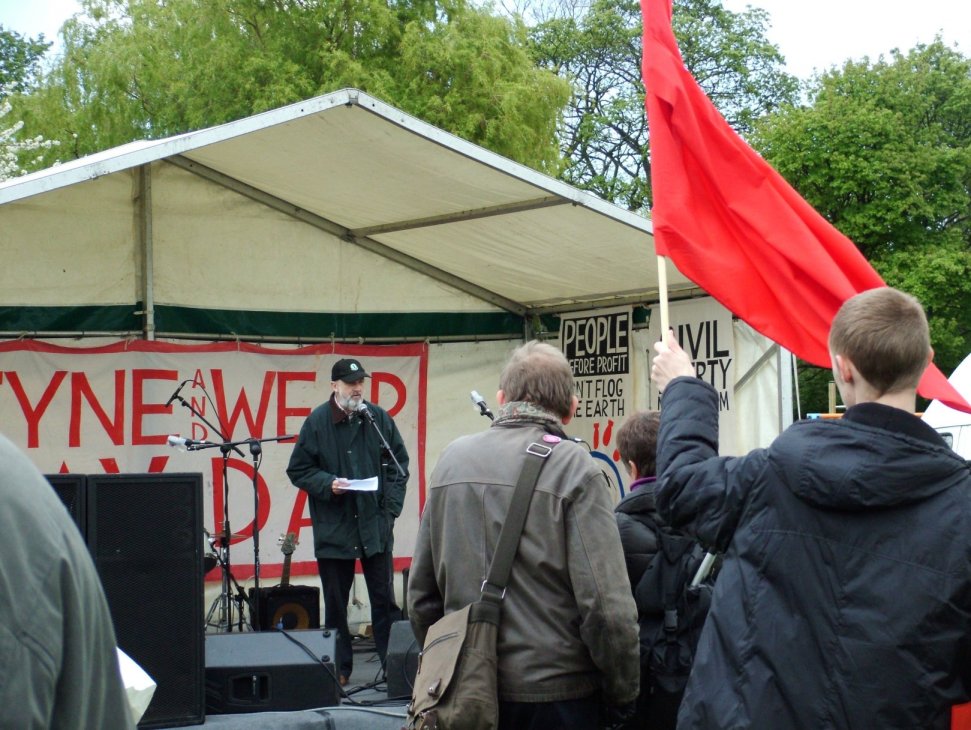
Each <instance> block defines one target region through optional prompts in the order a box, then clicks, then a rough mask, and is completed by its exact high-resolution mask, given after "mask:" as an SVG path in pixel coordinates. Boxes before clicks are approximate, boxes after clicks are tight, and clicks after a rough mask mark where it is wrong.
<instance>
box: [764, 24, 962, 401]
mask: <svg viewBox="0 0 971 730" xmlns="http://www.w3.org/2000/svg"><path fill="white" fill-rule="evenodd" d="M808 98H809V102H808V103H807V104H806V105H803V106H789V107H786V108H784V109H782V110H780V111H779V112H778V113H775V114H772V115H770V116H768V117H766V118H765V119H764V120H763V121H762V122H761V123H760V124H759V125H758V126H757V129H756V133H755V135H754V137H753V143H754V145H755V146H756V147H757V149H759V150H760V151H761V152H762V154H763V155H764V156H765V157H766V159H768V160H769V162H770V163H771V164H772V165H773V166H774V167H775V168H776V169H777V170H779V172H780V173H781V174H782V175H783V176H784V177H785V178H786V179H787V180H788V181H789V182H790V183H791V184H792V185H793V186H794V187H795V188H796V189H797V190H799V192H800V193H801V194H802V196H803V197H804V198H806V200H808V201H809V203H810V204H812V205H813V207H815V208H816V209H817V210H818V211H820V212H821V213H822V214H823V215H824V216H825V217H826V218H827V220H829V221H830V222H831V223H832V224H833V225H835V226H836V227H837V228H839V229H840V230H841V231H842V232H843V233H845V234H846V235H847V236H848V237H849V238H850V239H851V240H852V241H853V242H854V243H856V245H857V246H858V247H859V248H860V250H861V251H862V253H863V254H864V255H865V256H866V257H867V259H869V260H870V262H871V263H872V264H873V266H874V267H875V268H876V269H877V271H878V272H879V273H880V275H881V276H882V277H883V279H884V280H885V281H886V282H887V283H888V284H890V285H891V286H896V287H898V288H900V289H903V290H905V291H908V292H910V293H911V294H913V295H915V296H916V297H917V298H918V299H920V300H921V302H922V303H923V304H924V306H925V308H926V310H927V313H928V318H929V320H930V324H931V339H932V342H933V344H934V349H935V353H936V357H935V361H936V362H937V364H938V366H939V367H940V368H941V369H942V370H943V371H944V372H945V374H947V373H950V372H951V371H952V370H953V369H954V368H955V367H956V366H957V365H958V364H959V363H960V362H961V360H962V359H963V358H964V356H965V355H966V354H967V353H968V352H969V351H971V61H969V59H967V58H965V57H963V56H962V55H961V54H960V53H958V52H957V51H955V50H953V49H950V48H948V47H946V46H945V45H944V44H943V43H942V42H941V41H940V40H937V41H935V42H934V43H931V44H929V45H919V46H917V47H916V48H914V49H913V50H911V51H910V52H909V53H906V54H904V53H901V52H899V51H894V52H892V53H891V54H890V57H889V60H884V59H883V58H882V57H881V58H880V59H879V60H878V61H876V62H875V63H871V62H870V61H869V60H867V59H864V60H863V61H860V62H847V63H846V64H845V65H844V66H843V67H842V68H840V69H833V70H831V71H829V72H827V73H825V74H824V75H822V76H821V77H819V78H817V79H816V80H815V81H814V82H813V84H811V86H810V89H809V97H808ZM830 377H831V376H830V374H829V372H828V371H819V372H818V373H816V374H814V375H812V376H811V377H809V378H807V384H808V385H807V389H806V391H805V392H804V394H803V403H804V405H807V404H808V405H807V407H810V410H813V409H818V408H821V407H822V408H824V407H825V406H824V404H825V401H821V400H820V397H821V395H820V394H821V392H823V391H824V389H825V386H824V385H823V384H824V383H825V381H827V380H828V379H829V378H830Z"/></svg>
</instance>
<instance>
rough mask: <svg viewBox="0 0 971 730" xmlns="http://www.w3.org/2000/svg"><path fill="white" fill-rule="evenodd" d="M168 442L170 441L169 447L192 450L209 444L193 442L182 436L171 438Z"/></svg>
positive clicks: (206, 442)
mask: <svg viewBox="0 0 971 730" xmlns="http://www.w3.org/2000/svg"><path fill="white" fill-rule="evenodd" d="M166 441H168V444H169V446H173V447H175V448H179V449H191V448H192V447H193V446H201V445H202V444H208V443H209V442H208V441H193V440H192V439H187V438H183V437H182V436H169V437H168V439H166Z"/></svg>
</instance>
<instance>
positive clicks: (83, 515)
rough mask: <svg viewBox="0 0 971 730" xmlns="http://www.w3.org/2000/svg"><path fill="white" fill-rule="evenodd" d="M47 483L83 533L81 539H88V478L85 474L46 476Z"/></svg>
mask: <svg viewBox="0 0 971 730" xmlns="http://www.w3.org/2000/svg"><path fill="white" fill-rule="evenodd" d="M44 476H45V477H47V481H48V482H50V485H51V486H52V487H54V491H55V492H57V496H58V497H60V498H61V501H62V502H63V503H64V506H65V507H67V511H68V512H69V513H70V514H71V519H73V520H74V524H75V525H77V527H78V530H80V531H81V537H83V538H85V539H87V534H88V526H87V509H86V504H85V501H86V499H87V477H86V476H85V475H84V474H45V475H44Z"/></svg>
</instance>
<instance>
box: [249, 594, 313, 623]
mask: <svg viewBox="0 0 971 730" xmlns="http://www.w3.org/2000/svg"><path fill="white" fill-rule="evenodd" d="M254 611H255V615H254ZM250 622H251V623H252V624H253V628H254V629H256V628H258V629H259V630H260V631H267V630H277V629H287V630H290V629H317V628H320V589H319V588H317V587H316V586H286V587H283V586H277V587H274V588H263V587H261V588H260V589H259V591H258V592H254V590H253V589H252V588H251V589H250Z"/></svg>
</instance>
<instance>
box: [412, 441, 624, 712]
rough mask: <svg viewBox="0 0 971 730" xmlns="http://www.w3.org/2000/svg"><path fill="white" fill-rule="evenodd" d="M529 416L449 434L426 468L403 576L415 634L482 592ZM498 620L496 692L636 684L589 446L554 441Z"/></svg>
mask: <svg viewBox="0 0 971 730" xmlns="http://www.w3.org/2000/svg"><path fill="white" fill-rule="evenodd" d="M544 435H546V431H545V430H544V429H543V428H542V427H541V426H539V425H536V424H532V423H525V424H517V425H515V426H499V425H498V424H497V425H494V426H493V427H492V428H490V429H489V430H488V431H485V432H483V433H479V434H475V435H472V436H466V437H463V438H460V439H458V440H457V441H454V442H453V443H452V444H450V445H449V446H448V447H447V448H446V449H445V451H444V452H443V453H442V456H441V458H440V460H439V462H438V464H437V466H436V467H435V470H434V472H433V473H432V476H431V479H430V482H429V485H428V492H427V500H426V502H425V508H424V512H423V514H422V519H421V526H420V527H419V530H418V541H417V545H416V546H415V554H414V559H413V562H412V566H411V577H410V579H409V583H408V614H409V617H410V619H411V623H412V626H413V628H414V630H415V635H416V636H417V637H418V640H419V642H421V641H423V640H424V637H425V632H426V631H427V629H428V627H429V626H430V625H431V624H433V623H434V622H435V621H437V620H438V619H439V618H441V617H442V615H443V614H444V613H446V612H451V611H454V610H457V609H459V608H462V607H463V606H464V605H466V604H468V603H470V602H472V601H474V600H476V599H478V597H479V590H480V586H481V583H482V581H483V580H484V579H485V575H486V573H487V571H488V568H489V560H490V559H491V557H492V553H493V550H494V548H495V544H496V541H497V539H498V536H499V530H500V528H501V527H502V524H503V521H504V520H505V516H506V512H507V511H508V508H509V502H510V500H511V498H512V493H513V490H514V488H515V485H516V482H517V481H518V478H519V473H520V471H521V469H522V466H523V463H524V461H525V458H526V456H525V449H526V447H527V446H528V445H529V444H530V443H532V442H534V441H535V442H537V443H544V441H543V437H544ZM502 611H503V613H502V623H501V625H500V628H499V644H498V652H499V693H500V697H501V698H502V699H503V700H508V701H514V702H555V701H560V700H568V699H578V698H582V697H589V696H591V695H593V694H595V693H597V692H602V694H603V699H604V701H605V702H607V703H608V704H613V705H620V704H626V703H628V702H632V701H634V699H635V698H636V697H637V693H638V689H639V677H640V663H639V658H638V636H637V609H636V608H635V606H634V601H633V598H632V595H631V589H630V583H629V581H628V578H627V571H626V569H625V567H624V555H623V551H622V549H621V545H620V537H619V535H618V532H617V524H616V522H615V520H614V516H613V505H612V504H611V499H610V493H609V489H608V485H607V481H606V478H605V477H604V475H603V473H602V472H601V470H600V468H599V467H598V466H597V464H596V462H595V461H594V459H593V458H591V456H590V455H589V453H588V452H587V450H586V448H584V447H583V446H581V445H579V444H576V443H573V442H571V441H562V442H560V443H559V444H557V445H556V446H555V448H554V449H553V453H552V454H551V456H550V457H549V459H548V462H547V463H546V465H545V467H544V469H543V472H542V473H541V475H540V479H539V483H538V484H537V485H536V491H535V492H534V494H533V498H532V503H531V504H530V508H529V513H528V516H527V518H526V524H525V527H524V529H523V535H522V538H521V539H520V543H519V552H518V553H517V555H516V559H515V561H514V563H513V568H512V575H511V576H510V580H509V584H508V586H507V591H506V596H505V599H504V601H503V607H502Z"/></svg>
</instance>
